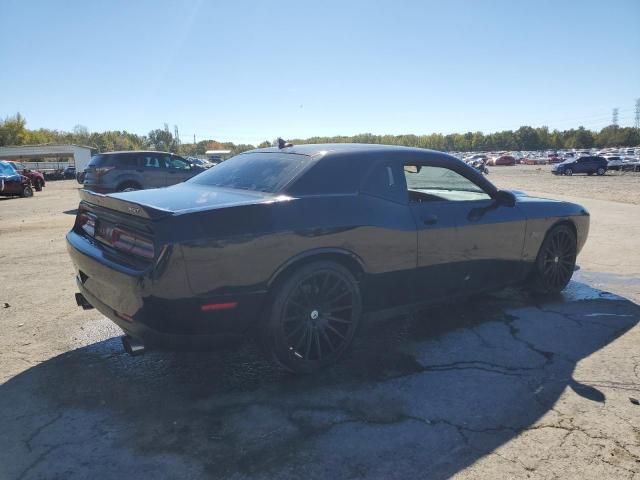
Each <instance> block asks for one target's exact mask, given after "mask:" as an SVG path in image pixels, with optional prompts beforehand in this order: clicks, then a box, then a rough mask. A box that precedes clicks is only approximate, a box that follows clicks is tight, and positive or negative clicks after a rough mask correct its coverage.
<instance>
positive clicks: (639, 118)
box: [636, 98, 640, 130]
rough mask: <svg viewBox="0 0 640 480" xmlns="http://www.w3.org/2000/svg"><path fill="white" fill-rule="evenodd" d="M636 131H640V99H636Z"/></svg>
mask: <svg viewBox="0 0 640 480" xmlns="http://www.w3.org/2000/svg"><path fill="white" fill-rule="evenodd" d="M636 130H640V98H636Z"/></svg>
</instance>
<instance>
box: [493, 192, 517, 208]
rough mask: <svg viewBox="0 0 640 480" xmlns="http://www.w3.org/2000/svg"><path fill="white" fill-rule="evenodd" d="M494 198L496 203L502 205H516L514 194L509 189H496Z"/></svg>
mask: <svg viewBox="0 0 640 480" xmlns="http://www.w3.org/2000/svg"><path fill="white" fill-rule="evenodd" d="M494 198H495V200H496V202H497V203H498V205H502V206H503V207H515V206H516V196H515V195H514V194H513V192H510V191H509V190H498V191H497V192H496V194H495V196H494Z"/></svg>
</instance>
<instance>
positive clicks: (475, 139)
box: [0, 113, 640, 155]
mask: <svg viewBox="0 0 640 480" xmlns="http://www.w3.org/2000/svg"><path fill="white" fill-rule="evenodd" d="M26 125H27V122H26V119H25V118H24V117H23V116H22V115H20V113H17V114H15V115H13V116H9V117H6V118H5V119H4V120H0V146H5V145H41V144H47V143H73V144H77V145H86V146H88V147H91V148H92V149H94V150H95V151H96V152H108V151H115V150H140V149H151V150H160V151H169V152H174V153H179V154H181V155H203V154H204V153H205V151H207V150H230V151H231V153H232V154H234V155H235V154H237V153H241V152H244V151H246V150H251V149H253V148H255V147H254V146H253V145H250V144H237V145H236V144H234V143H232V142H218V141H216V140H213V139H208V140H202V141H200V142H197V143H180V142H179V139H178V138H176V137H175V136H174V135H173V134H172V133H171V131H170V130H169V126H168V125H167V124H165V125H164V128H158V129H155V130H151V131H150V132H149V133H148V134H147V135H138V134H135V133H130V132H127V131H121V130H109V131H105V132H89V131H88V129H87V128H86V127H84V126H82V125H77V126H76V127H74V129H73V131H71V132H65V131H60V130H50V129H46V128H40V129H37V130H30V129H28V128H27V126H26ZM287 140H288V141H289V142H291V143H293V144H302V143H378V144H386V145H404V146H409V147H420V148H430V149H434V150H442V151H463V152H466V151H499V150H548V149H554V150H558V149H569V148H577V149H582V148H593V147H597V148H603V147H621V146H637V145H640V130H639V129H636V128H632V127H619V126H617V125H609V126H607V127H604V128H603V129H601V130H600V131H597V132H596V131H592V130H587V129H585V128H584V127H578V128H572V129H569V130H562V131H561V130H549V128H547V127H538V128H533V127H528V126H523V127H520V128H518V129H517V130H504V131H501V132H493V133H488V134H485V133H482V132H467V133H452V134H448V135H443V134H440V133H432V134H430V135H374V134H371V133H362V134H358V135H352V136H333V137H311V138H305V139H291V138H289V139H287ZM270 145H271V142H270V141H268V140H265V141H264V142H262V143H261V144H259V145H258V147H265V146H270Z"/></svg>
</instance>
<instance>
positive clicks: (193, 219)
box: [178, 195, 417, 295]
mask: <svg viewBox="0 0 640 480" xmlns="http://www.w3.org/2000/svg"><path fill="white" fill-rule="evenodd" d="M178 221H180V220H179V219H178ZM183 221H184V222H188V223H189V224H190V228H192V231H193V232H194V233H195V232H197V234H194V236H193V238H192V239H189V240H187V239H185V240H184V241H182V242H181V245H182V249H183V252H184V259H185V264H186V267H187V272H188V277H189V283H190V287H191V289H192V290H193V292H194V294H196V295H215V294H227V293H232V292H234V291H235V292H238V291H240V292H241V291H247V292H249V291H266V290H267V289H268V286H269V284H270V282H271V281H272V280H273V278H274V275H275V274H276V273H277V272H279V271H281V270H282V269H283V268H284V267H286V266H287V265H289V264H290V262H291V261H293V260H296V259H300V258H303V257H305V256H307V255H313V254H314V253H321V252H326V251H338V252H344V253H345V254H350V255H351V256H352V257H353V258H355V259H357V261H358V263H359V264H360V265H361V267H362V270H363V272H364V273H365V274H366V275H367V276H376V275H384V274H389V273H392V272H403V271H407V270H412V269H414V268H415V267H416V249H417V242H416V229H415V223H414V220H413V217H412V216H411V212H410V210H409V208H408V207H407V206H406V205H400V204H395V203H393V202H389V201H387V200H383V199H378V198H375V197H370V196H368V195H336V196H324V197H306V198H298V199H292V200H289V201H278V202H275V203H270V204H257V205H246V206H239V207H231V208H224V209H219V210H211V211H208V212H197V213H192V214H190V215H186V216H185V217H184V219H183ZM185 226H186V225H185Z"/></svg>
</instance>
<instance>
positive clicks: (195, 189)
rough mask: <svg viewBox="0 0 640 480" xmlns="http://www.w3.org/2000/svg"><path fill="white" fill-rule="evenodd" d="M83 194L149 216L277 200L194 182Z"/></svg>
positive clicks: (124, 210)
mask: <svg viewBox="0 0 640 480" xmlns="http://www.w3.org/2000/svg"><path fill="white" fill-rule="evenodd" d="M83 192H84V191H83ZM85 195H87V198H84V197H83V199H86V200H87V201H88V202H90V203H96V201H97V202H100V205H101V206H104V207H106V208H110V209H113V210H118V211H120V212H123V213H127V214H129V215H135V216H142V217H145V218H151V219H156V218H161V217H164V216H167V215H179V214H183V213H188V212H194V211H199V210H210V209H213V208H224V207H234V206H240V205H251V204H257V203H269V202H273V201H276V200H280V199H281V197H279V196H277V195H274V194H272V193H264V192H255V191H249V190H236V189H230V188H220V187H210V186H207V185H199V184H196V183H181V184H178V185H174V186H171V187H166V188H159V189H150V190H137V191H134V192H120V193H112V194H110V195H100V194H95V193H93V192H86V193H85ZM89 197H90V198H91V199H89Z"/></svg>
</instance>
